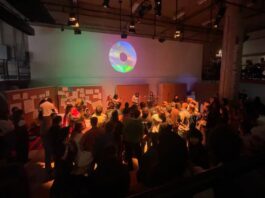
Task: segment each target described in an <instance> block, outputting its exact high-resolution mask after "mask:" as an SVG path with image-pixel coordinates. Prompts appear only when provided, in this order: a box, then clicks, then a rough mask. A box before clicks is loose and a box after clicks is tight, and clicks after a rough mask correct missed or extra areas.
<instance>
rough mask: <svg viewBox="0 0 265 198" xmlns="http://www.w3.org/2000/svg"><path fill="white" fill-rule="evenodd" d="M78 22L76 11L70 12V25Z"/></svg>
mask: <svg viewBox="0 0 265 198" xmlns="http://www.w3.org/2000/svg"><path fill="white" fill-rule="evenodd" d="M76 22H77V17H76V15H75V13H70V14H69V18H68V23H67V24H68V25H69V26H72V27H73V26H75V25H76Z"/></svg>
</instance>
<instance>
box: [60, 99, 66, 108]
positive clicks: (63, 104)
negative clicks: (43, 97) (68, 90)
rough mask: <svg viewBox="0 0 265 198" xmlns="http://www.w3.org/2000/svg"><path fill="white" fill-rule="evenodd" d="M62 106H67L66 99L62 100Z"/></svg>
mask: <svg viewBox="0 0 265 198" xmlns="http://www.w3.org/2000/svg"><path fill="white" fill-rule="evenodd" d="M60 104H61V106H65V104H66V99H64V98H61V101H60Z"/></svg>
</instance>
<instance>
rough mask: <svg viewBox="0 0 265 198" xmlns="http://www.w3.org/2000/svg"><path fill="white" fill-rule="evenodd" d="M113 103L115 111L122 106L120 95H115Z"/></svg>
mask: <svg viewBox="0 0 265 198" xmlns="http://www.w3.org/2000/svg"><path fill="white" fill-rule="evenodd" d="M112 102H113V104H114V107H115V109H117V107H118V106H120V104H121V99H120V98H119V96H118V94H114V96H113V99H112Z"/></svg>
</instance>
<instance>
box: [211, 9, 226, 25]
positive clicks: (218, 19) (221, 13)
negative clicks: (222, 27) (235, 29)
mask: <svg viewBox="0 0 265 198" xmlns="http://www.w3.org/2000/svg"><path fill="white" fill-rule="evenodd" d="M225 11H226V7H225V5H224V4H221V5H220V7H219V10H218V13H217V15H216V17H215V21H214V25H213V27H214V28H216V29H217V28H218V27H219V24H220V22H221V20H222V18H223V17H224V15H225Z"/></svg>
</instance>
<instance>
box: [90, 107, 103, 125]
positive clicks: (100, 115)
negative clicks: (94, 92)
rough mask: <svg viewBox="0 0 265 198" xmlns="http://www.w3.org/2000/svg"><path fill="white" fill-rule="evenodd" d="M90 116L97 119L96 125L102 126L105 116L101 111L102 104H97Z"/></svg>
mask: <svg viewBox="0 0 265 198" xmlns="http://www.w3.org/2000/svg"><path fill="white" fill-rule="evenodd" d="M92 117H96V118H97V119H98V123H97V127H104V126H105V123H106V120H107V116H106V115H105V114H104V113H103V107H102V105H98V106H97V107H96V109H95V113H94V114H93V115H92Z"/></svg>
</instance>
